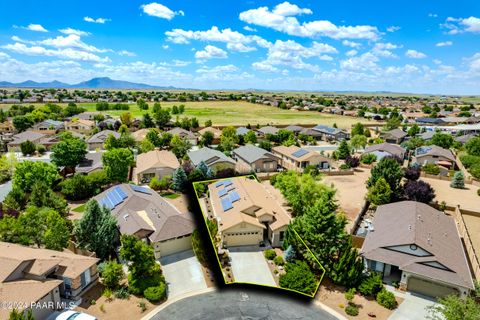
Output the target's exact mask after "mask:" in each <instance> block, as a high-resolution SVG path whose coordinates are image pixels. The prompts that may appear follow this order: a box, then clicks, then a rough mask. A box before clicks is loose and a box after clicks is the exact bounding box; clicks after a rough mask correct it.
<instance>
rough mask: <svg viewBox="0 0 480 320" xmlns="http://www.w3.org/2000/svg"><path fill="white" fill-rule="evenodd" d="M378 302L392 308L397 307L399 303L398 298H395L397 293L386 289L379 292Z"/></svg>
mask: <svg viewBox="0 0 480 320" xmlns="http://www.w3.org/2000/svg"><path fill="white" fill-rule="evenodd" d="M377 302H378V304H379V305H381V306H382V307H385V308H387V309H390V310H393V309H395V308H396V307H397V305H398V303H397V300H395V295H394V294H393V293H391V292H390V291H387V290H386V289H382V290H381V291H380V292H379V293H378V294H377Z"/></svg>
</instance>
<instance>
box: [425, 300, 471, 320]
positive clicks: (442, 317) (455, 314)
mask: <svg viewBox="0 0 480 320" xmlns="http://www.w3.org/2000/svg"><path fill="white" fill-rule="evenodd" d="M428 309H429V315H428V319H431V320H476V319H480V304H478V302H477V301H476V300H475V298H474V297H471V296H467V297H465V298H462V297H459V296H458V295H454V294H451V295H448V296H446V297H444V298H441V299H439V300H438V303H437V304H435V305H433V306H431V307H429V308H428Z"/></svg>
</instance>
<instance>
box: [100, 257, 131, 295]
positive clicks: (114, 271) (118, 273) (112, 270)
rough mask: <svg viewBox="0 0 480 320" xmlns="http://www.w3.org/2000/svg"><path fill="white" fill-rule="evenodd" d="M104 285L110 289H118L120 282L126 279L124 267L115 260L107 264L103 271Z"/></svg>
mask: <svg viewBox="0 0 480 320" xmlns="http://www.w3.org/2000/svg"><path fill="white" fill-rule="evenodd" d="M101 276H102V283H103V284H104V285H105V286H106V287H107V288H109V289H117V288H118V287H119V286H120V281H122V279H123V278H124V277H125V273H124V272H123V267H122V265H121V264H119V263H118V262H117V261H115V260H110V261H108V262H107V263H106V264H105V267H104V268H103V271H102V275H101Z"/></svg>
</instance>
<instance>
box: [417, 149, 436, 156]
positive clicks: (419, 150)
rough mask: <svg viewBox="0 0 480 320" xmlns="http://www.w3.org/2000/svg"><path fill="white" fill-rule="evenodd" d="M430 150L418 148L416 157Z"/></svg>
mask: <svg viewBox="0 0 480 320" xmlns="http://www.w3.org/2000/svg"><path fill="white" fill-rule="evenodd" d="M430 150H432V148H431V147H420V148H418V149H417V155H422V154H425V153H428V152H429V151H430Z"/></svg>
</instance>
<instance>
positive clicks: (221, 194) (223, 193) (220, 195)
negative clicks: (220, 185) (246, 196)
mask: <svg viewBox="0 0 480 320" xmlns="http://www.w3.org/2000/svg"><path fill="white" fill-rule="evenodd" d="M226 194H227V189H222V190H219V191H218V196H219V197H223V196H224V195H226Z"/></svg>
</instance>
